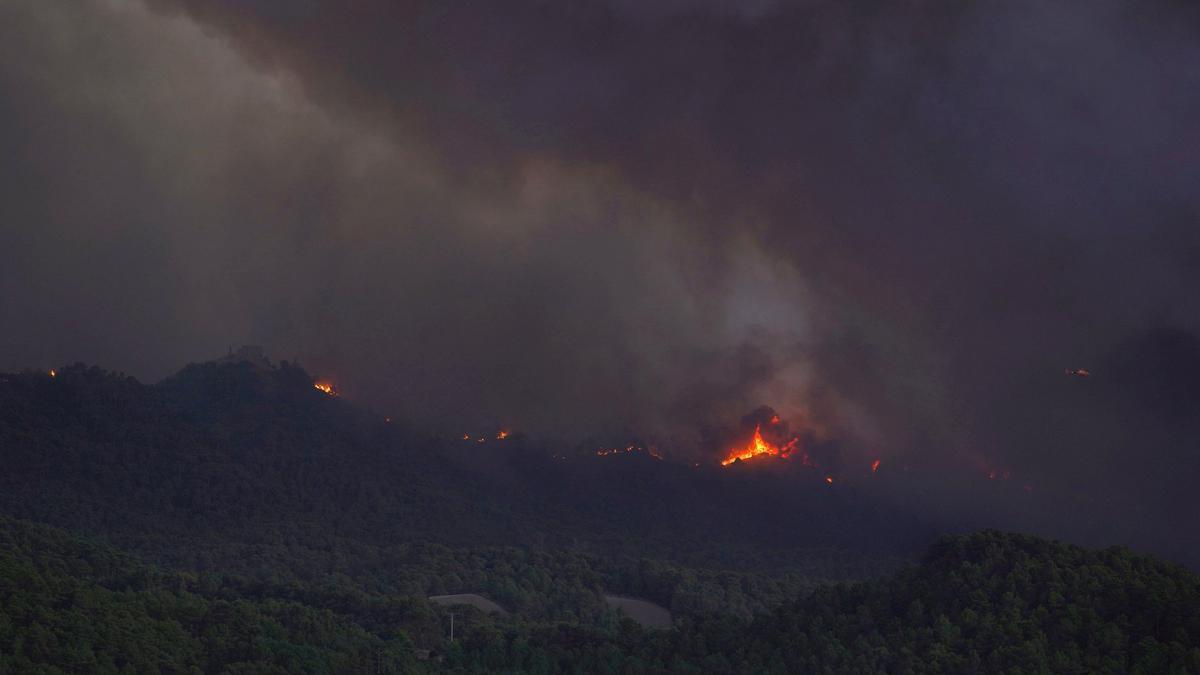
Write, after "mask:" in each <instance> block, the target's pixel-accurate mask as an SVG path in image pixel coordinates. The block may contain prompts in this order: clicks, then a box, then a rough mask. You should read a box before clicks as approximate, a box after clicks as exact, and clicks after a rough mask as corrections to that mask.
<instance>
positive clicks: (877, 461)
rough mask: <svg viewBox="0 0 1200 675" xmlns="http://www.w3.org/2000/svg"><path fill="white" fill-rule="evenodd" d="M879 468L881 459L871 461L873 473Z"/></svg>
mask: <svg viewBox="0 0 1200 675" xmlns="http://www.w3.org/2000/svg"><path fill="white" fill-rule="evenodd" d="M878 470H879V460H875V461H873V462H871V473H875V472H876V471H878Z"/></svg>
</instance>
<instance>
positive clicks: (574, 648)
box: [0, 518, 1200, 673]
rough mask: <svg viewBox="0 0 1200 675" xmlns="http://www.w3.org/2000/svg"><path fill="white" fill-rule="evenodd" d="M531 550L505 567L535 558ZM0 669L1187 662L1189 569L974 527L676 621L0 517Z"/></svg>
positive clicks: (1195, 654) (1198, 599)
mask: <svg viewBox="0 0 1200 675" xmlns="http://www.w3.org/2000/svg"><path fill="white" fill-rule="evenodd" d="M547 573H548V570H547V568H545V567H543V566H542V561H538V560H529V561H525V564H523V565H522V566H521V571H520V574H524V575H539V574H547ZM0 600H2V603H0V646H2V647H3V648H2V649H0V672H14V673H16V672H22V673H24V672H47V673H55V672H119V671H124V672H159V671H168V672H279V673H285V672H416V671H421V670H431V671H443V670H452V671H470V672H500V671H506V670H507V671H516V672H542V673H548V672H613V673H617V672H665V671H674V672H688V671H690V672H730V673H733V672H747V673H748V672H854V673H884V672H886V673H925V672H941V673H984V672H1008V673H1036V672H1055V673H1165V672H1172V673H1188V672H1196V671H1197V669H1200V646H1198V645H1200V578H1197V577H1196V576H1195V575H1193V574H1191V573H1190V572H1188V571H1186V570H1184V569H1183V568H1180V567H1177V566H1173V565H1170V564H1165V563H1161V562H1158V561H1155V560H1153V559H1151V558H1149V557H1146V556H1140V555H1136V554H1133V553H1131V552H1130V551H1128V550H1126V549H1120V548H1114V549H1109V550H1104V551H1088V550H1085V549H1081V548H1077V547H1074V546H1068V545H1063V544H1057V543H1053V542H1048V541H1045V540H1040V539H1036V538H1033V537H1026V536H1019V535H1008V534H1001V533H997V532H983V533H980V534H977V535H971V536H962V537H953V538H948V539H945V540H942V541H941V542H939V543H938V544H937V545H936V546H935V547H934V548H933V549H932V550H931V551H930V553H929V554H928V555H927V556H926V558H925V560H924V561H923V562H922V563H921V564H920V565H919V566H917V567H914V568H911V569H908V570H905V571H903V572H901V573H899V574H897V575H895V576H892V577H888V578H885V579H882V580H879V581H872V582H857V583H850V584H841V585H835V586H830V587H826V588H822V589H820V590H818V591H816V592H814V593H810V594H806V595H804V596H803V597H801V598H800V599H797V600H793V601H789V602H787V603H785V604H783V605H782V606H780V607H777V608H776V609H774V610H772V611H770V612H768V613H765V614H760V615H758V616H757V617H755V618H754V619H750V620H746V619H742V618H738V617H736V616H730V615H726V614H696V615H690V616H686V617H684V618H683V619H682V620H680V621H678V622H677V626H676V627H675V629H673V630H671V631H653V630H646V629H642V628H639V627H638V626H637V625H636V624H634V623H633V622H631V621H629V620H628V619H622V620H619V621H618V620H616V619H615V618H614V617H612V616H611V615H609V616H608V617H607V618H608V620H607V621H602V622H596V623H585V622H571V621H555V622H547V621H538V620H534V619H531V618H529V617H524V616H519V615H514V616H509V617H487V616H484V615H482V614H480V613H479V612H478V611H477V610H467V609H462V608H460V609H458V610H456V611H457V613H458V620H459V631H460V632H459V636H460V639H459V640H458V641H456V642H454V643H452V644H451V643H448V642H447V641H446V638H445V633H444V625H445V612H446V610H445V609H441V608H437V607H434V606H432V605H430V604H428V603H426V602H425V601H424V600H423V599H420V598H401V597H396V596H392V595H379V594H372V593H366V592H362V591H360V590H357V589H355V588H354V587H353V585H351V584H346V585H342V586H339V584H337V583H336V582H335V583H334V584H332V585H330V586H326V587H324V588H313V589H301V588H297V587H295V586H289V585H272V584H264V583H261V582H256V581H250V580H246V579H242V578H238V577H221V576H219V575H211V574H209V575H197V574H194V573H187V572H176V573H172V572H165V571H161V570H158V569H154V568H151V567H147V566H145V565H142V564H140V563H138V562H137V561H136V560H135V559H133V558H132V557H129V556H127V555H124V554H121V553H119V552H117V551H115V550H113V549H112V548H110V547H107V546H104V545H100V544H96V543H87V542H81V541H78V540H73V539H72V538H70V537H69V536H67V535H65V534H64V533H62V532H61V531H58V530H54V529H52V528H48V527H45V526H36V525H31V524H28V523H23V522H19V521H13V520H11V519H7V518H4V519H0Z"/></svg>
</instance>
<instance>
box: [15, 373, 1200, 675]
mask: <svg viewBox="0 0 1200 675" xmlns="http://www.w3.org/2000/svg"><path fill="white" fill-rule="evenodd" d="M562 452H563V451H562V450H561V448H557V449H556V448H549V447H546V446H543V445H540V444H538V443H536V442H534V441H532V440H529V439H525V438H522V437H520V436H519V435H517V436H515V437H514V438H511V439H507V440H505V441H504V442H493V443H490V444H487V445H486V447H482V446H480V445H479V444H477V443H474V442H471V443H466V444H463V443H456V442H455V441H454V439H449V438H442V437H438V436H436V435H431V434H424V433H421V432H419V431H417V430H414V429H411V428H408V427H406V426H405V425H404V424H402V423H400V422H398V421H397V422H392V421H390V420H388V419H385V418H384V416H382V415H379V414H377V413H374V412H371V411H368V410H364V409H362V408H360V407H358V406H356V405H354V404H353V403H351V402H348V401H345V400H342V399H339V398H336V397H331V396H328V395H326V394H324V393H321V392H319V391H316V390H315V389H314V388H313V386H312V377H311V375H309V374H308V373H307V372H305V371H304V370H303V369H301V368H299V367H296V366H294V365H288V364H281V365H280V366H279V367H270V368H261V367H256V366H252V365H251V364H248V363H226V364H216V363H206V364H196V365H192V366H189V367H187V368H185V369H184V370H183V371H181V372H180V373H179V374H178V375H176V376H174V377H171V378H168V379H167V380H165V381H163V382H161V383H159V384H156V385H149V386H148V385H143V384H141V383H138V382H136V381H135V380H133V379H132V378H128V377H124V376H122V375H120V374H116V373H111V372H107V371H103V370H100V369H98V368H90V367H85V366H81V365H80V366H72V367H68V368H64V369H61V370H59V371H58V372H57V373H56V376H55V377H50V376H49V375H47V374H45V373H34V372H26V373H18V374H8V375H3V376H0V460H2V461H3V466H4V471H3V472H0V673H7V672H12V673H26V672H77V673H91V672H330V673H334V672H337V673H340V672H421V671H427V670H428V671H445V670H449V671H459V672H503V671H509V672H589V673H590V672H655V671H658V672H666V671H674V672H679V671H684V672H686V671H693V672H747V673H750V672H754V673H757V672H852V673H873V672H887V673H903V672H913V673H916V672H946V673H971V672H981V673H982V672H1011V673H1017V672H1021V673H1035V672H1056V673H1059V672H1067V673H1070V672H1078V673H1092V672H1111V673H1119V672H1146V673H1150V672H1180V673H1184V672H1200V590H1198V589H1200V585H1198V580H1197V577H1196V576H1195V575H1193V574H1192V573H1190V572H1188V571H1186V570H1185V569H1183V568H1181V567H1176V566H1173V565H1170V564H1166V563H1162V562H1159V561H1156V560H1154V559H1152V558H1150V557H1146V556H1141V555H1137V554H1134V553H1132V552H1130V551H1128V550H1125V549H1108V550H1103V551H1090V550H1086V549H1082V548H1077V547H1074V546H1069V545H1065V544H1059V543H1055V542H1050V541H1046V540H1042V539H1037V538H1033V537H1027V536H1019V535H1011V534H1001V533H997V532H992V531H987V532H981V533H977V534H974V535H967V536H959V537H950V538H944V539H941V540H938V543H936V544H935V545H934V546H933V548H932V549H930V548H929V547H928V544H929V542H932V541H934V540H935V537H933V536H932V529H931V527H930V526H928V525H926V524H924V523H921V522H919V521H917V520H915V519H912V518H909V517H906V516H904V514H901V513H897V512H895V511H894V510H889V509H887V508H884V507H882V506H881V505H880V504H878V503H875V502H873V501H872V499H871V497H870V496H869V495H865V494H861V493H856V492H854V491H853V489H852V488H839V489H833V490H831V489H828V486H826V485H824V484H823V483H822V482H820V481H815V482H813V483H812V484H808V483H805V482H804V480H803V476H800V477H797V476H796V475H788V476H782V477H781V476H778V475H773V474H772V473H770V472H765V473H761V474H758V475H748V474H743V475H732V474H731V473H730V472H724V471H720V470H713V471H708V470H699V469H695V468H693V467H690V466H687V465H684V464H679V463H672V462H664V461H657V460H655V459H654V458H652V457H649V456H648V455H645V454H637V453H633V454H629V455H625V456H620V457H617V458H604V459H600V458H596V457H595V456H594V453H591V452H587V451H586V448H585V449H584V452H582V453H581V454H578V455H577V456H575V457H574V458H573V459H572V460H571V461H563V460H561V459H559V458H558V457H561V455H562ZM766 514H771V515H772V517H764V515H766ZM791 514H802V515H803V517H790V515H791ZM922 550H924V551H926V552H925V553H924V557H923V558H922V557H921V555H922V554H921V551H922ZM906 561H909V562H908V563H906ZM912 563H917V564H912ZM455 593H479V594H483V595H485V596H486V597H488V598H490V599H492V600H494V601H495V602H497V603H499V604H500V605H501V606H502V607H504V608H505V609H506V610H507V614H504V615H487V614H484V613H482V612H480V611H479V610H476V609H471V608H465V607H461V606H460V607H456V608H454V609H453V612H454V614H455V619H456V626H457V631H456V638H457V639H456V640H454V641H453V642H451V641H450V640H449V635H448V625H449V614H450V612H451V610H450V609H448V608H446V607H444V606H440V605H437V604H434V603H431V602H430V601H429V600H428V599H427V598H428V597H429V596H432V595H444V594H455ZM606 594H617V595H625V596H631V597H636V598H642V599H645V600H648V601H651V602H654V603H657V604H659V605H662V606H663V607H665V608H667V609H669V610H670V611H671V613H672V616H673V620H674V627H673V628H672V629H671V630H652V629H647V628H643V627H640V626H639V625H637V624H636V623H634V622H632V621H630V620H629V619H627V618H623V617H621V616H620V615H618V614H616V613H614V612H613V610H611V609H609V607H608V606H607V604H606V602H605V599H604V596H605V595H606Z"/></svg>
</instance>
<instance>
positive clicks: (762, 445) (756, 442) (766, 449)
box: [721, 416, 800, 466]
mask: <svg viewBox="0 0 1200 675" xmlns="http://www.w3.org/2000/svg"><path fill="white" fill-rule="evenodd" d="M778 419H779V418H778V416H776V417H774V418H772V420H771V422H772V423H775V424H777V422H776V421H775V420H778ZM799 441H800V439H799V438H793V439H792V440H790V441H788V442H787V444H785V445H784V446H783V447H780V446H778V445H775V444H773V443H771V442H770V441H768V440H767V439H765V438H763V435H762V425H761V424H756V425H754V438H752V439H750V442H749V443H747V444H746V445H745V446H742V447H739V448H734V449H732V450H730V451H729V455H728V456H726V457H725V459H723V460H721V466H729V465H730V464H733V463H734V462H736V461H738V460H739V459H742V460H746V459H751V458H753V457H758V456H759V455H776V456H779V457H787V456H788V455H790V454H792V451H793V450H795V449H796V445H797V444H798V443H799Z"/></svg>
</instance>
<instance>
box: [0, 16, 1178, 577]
mask: <svg viewBox="0 0 1200 675" xmlns="http://www.w3.org/2000/svg"><path fill="white" fill-rule="evenodd" d="M0 26H3V27H2V28H0V38H3V39H0V59H2V66H0V91H2V92H3V93H2V94H0V140H2V142H3V146H2V147H3V149H4V151H5V158H6V159H5V160H4V161H3V162H0V171H3V176H2V177H3V183H2V185H0V191H2V192H0V199H2V203H0V223H2V224H0V247H2V248H0V251H3V252H2V253H0V284H2V285H0V312H2V316H3V318H4V324H5V330H4V331H3V334H2V336H0V348H2V350H3V354H4V355H5V361H6V363H4V364H2V365H5V366H8V367H20V366H26V365H50V364H55V363H59V362H62V361H66V360H75V359H83V360H88V361H93V362H98V363H101V364H104V365H109V366H112V367H118V368H123V369H126V370H129V371H131V372H133V373H135V374H137V375H139V376H142V377H146V378H150V379H154V378H157V377H160V376H162V375H165V374H167V373H168V372H170V371H171V370H173V369H174V368H175V367H177V366H178V364H180V363H182V362H184V361H187V360H190V359H197V358H203V357H206V356H208V355H210V354H211V355H215V354H214V352H216V353H220V352H221V351H222V350H223V349H224V347H225V345H227V344H229V343H240V342H254V343H262V344H264V345H266V346H267V347H268V349H269V351H270V352H271V353H273V355H274V356H275V357H276V358H290V357H292V356H298V357H299V358H300V360H301V361H302V362H303V363H305V364H306V365H308V366H309V367H310V368H313V369H315V370H319V371H320V372H322V373H324V374H329V375H332V376H333V377H335V378H336V379H337V380H338V381H339V384H340V386H341V388H342V389H343V390H344V391H345V392H347V393H348V394H349V395H352V396H358V397H360V398H362V399H364V400H368V401H372V402H374V403H375V404H376V405H377V406H379V407H383V408H387V409H389V410H394V411H399V412H402V413H403V414H405V415H407V416H409V417H410V418H412V419H415V420H418V421H420V422H422V423H425V424H434V425H441V426H447V427H456V426H460V425H463V424H470V425H478V424H486V423H493V422H502V423H504V424H507V425H512V426H516V427H518V428H524V429H529V430H531V431H535V432H537V433H546V434H563V435H583V434H590V433H602V432H613V431H614V430H620V431H622V432H625V431H627V432H628V433H631V434H640V435H645V436H651V435H653V436H657V437H662V438H670V439H673V440H674V441H675V445H676V446H677V447H679V448H680V450H679V452H699V451H701V450H698V449H696V447H695V446H696V445H697V444H702V443H701V441H702V440H703V438H705V432H704V430H705V429H712V428H727V429H732V428H736V425H737V424H738V422H739V420H740V419H741V418H742V416H743V415H745V414H746V413H747V411H750V410H753V409H755V408H756V407H757V406H759V405H761V404H768V405H771V406H773V407H774V408H776V409H777V410H779V411H780V413H781V414H782V415H784V416H785V417H787V418H788V419H791V420H800V419H803V420H806V422H807V423H808V424H809V425H810V426H811V427H812V428H813V429H815V430H816V431H817V432H819V435H820V437H821V438H822V439H825V440H826V441H828V442H830V443H835V444H836V445H837V447H839V448H840V451H841V452H843V453H846V454H847V455H849V456H851V457H865V456H868V455H871V456H874V455H875V454H882V455H884V456H885V457H892V458H895V460H896V461H897V462H899V461H904V462H907V463H910V464H913V465H919V464H924V465H927V466H934V467H948V466H954V467H966V469H968V470H971V471H979V470H983V469H985V468H987V467H1004V469H1005V470H1010V471H1012V472H1014V473H1016V474H1018V475H1020V476H1022V477H1023V480H1031V481H1035V482H1036V483H1037V485H1038V487H1039V488H1042V487H1043V486H1044V487H1045V489H1046V490H1057V491H1059V492H1061V493H1063V494H1067V495H1070V496H1071V497H1070V499H1072V500H1074V501H1073V502H1071V503H1074V504H1083V505H1085V506H1082V507H1080V508H1081V509H1091V510H1092V511H1093V512H1095V513H1098V514H1099V513H1102V514H1103V515H1101V516H1097V520H1104V523H1103V524H1101V525H1096V526H1095V527H1096V528H1097V530H1096V531H1097V532H1100V534H1099V535H1097V536H1098V537H1100V538H1103V537H1109V538H1112V537H1116V538H1123V539H1125V540H1138V541H1147V542H1152V543H1153V544H1154V545H1156V546H1159V545H1163V544H1162V542H1164V541H1166V540H1169V539H1170V538H1171V537H1172V533H1175V532H1179V531H1181V530H1186V529H1189V528H1190V529H1191V530H1192V531H1194V529H1195V523H1194V522H1191V517H1190V515H1187V514H1191V513H1195V512H1196V507H1197V506H1200V503H1198V502H1197V501H1196V498H1195V497H1194V496H1193V494H1194V490H1192V488H1191V484H1190V482H1191V480H1193V479H1194V478H1195V477H1196V476H1197V474H1198V473H1200V464H1198V462H1197V459H1196V457H1197V453H1196V450H1197V447H1196V442H1195V441H1194V440H1193V439H1194V438H1195V436H1194V435H1192V432H1193V431H1195V429H1194V427H1195V423H1194V422H1192V421H1191V420H1192V419H1195V417H1196V415H1195V414H1192V413H1196V412H1198V411H1197V409H1196V407H1195V400H1196V398H1195V396H1194V393H1195V391H1196V389H1189V387H1192V386H1194V385H1193V384H1192V383H1193V382H1194V381H1195V380H1193V379H1188V378H1179V377H1178V376H1176V375H1167V374H1166V373H1172V372H1174V369H1173V367H1172V365H1171V364H1173V363H1175V362H1177V361H1179V360H1180V359H1183V360H1185V361H1186V360H1187V359H1189V358H1192V356H1188V355H1189V354H1192V355H1193V356H1194V354H1195V353H1197V352H1200V348H1197V347H1195V344H1194V342H1189V340H1192V339H1193V338H1194V336H1195V335H1196V333H1197V331H1200V325H1198V324H1200V306H1198V304H1200V297H1198V296H1197V294H1196V293H1195V292H1194V290H1193V289H1195V288H1198V287H1200V234H1198V232H1200V229H1198V228H1197V222H1196V221H1197V215H1198V214H1200V197H1198V196H1197V195H1200V191H1197V187H1200V175H1198V174H1200V169H1198V167H1200V164H1198V163H1197V162H1196V161H1195V158H1196V157H1197V156H1198V155H1197V152H1198V151H1200V125H1198V124H1197V123H1196V122H1195V120H1197V119H1200V94H1198V93H1197V92H1200V87H1198V85H1200V33H1198V31H1200V16H1198V11H1197V9H1196V7H1195V6H1194V5H1192V4H1188V3H1182V2H1170V1H1167V0H1152V1H1150V2H1137V3H1135V2H1132V1H1128V2H1127V1H1123V0H1122V1H1118V0H1100V1H1093V2H1074V1H1071V0H1056V1H1054V2H1012V3H1002V4H998V3H972V2H950V3H926V2H897V3H844V2H821V1H817V0H812V1H808V2H782V1H781V2H750V3H745V2H742V3H726V2H718V1H716V0H708V1H705V0H674V1H672V2H636V3H635V2H625V1H624V0H612V1H610V2H599V1H587V2H571V3H556V2H513V3H444V4H443V3H415V2H384V1H382V0H363V1H362V2H355V3H341V2H332V1H327V0H305V1H303V2H269V1H267V0H255V1H252V2H247V1H245V0H241V1H236V2H235V1H234V0H221V1H216V2H212V1H206V2H199V1H196V2H192V1H190V0H153V2H151V3H150V5H149V6H146V5H143V4H141V3H139V2H135V1H133V0H124V1H120V0H92V1H89V2H81V3H70V4H68V3H49V2H34V1H33V0H9V1H8V2H3V3H0ZM1164 335H1166V336H1168V337H1163V336H1164ZM1171 336H1174V337H1171ZM1189 350H1193V351H1189ZM1164 354H1167V355H1168V356H1166V357H1164V356H1163V355H1164ZM1164 363H1165V364H1166V365H1164ZM1189 363H1190V361H1189ZM1109 364H1116V365H1112V366H1111V373H1117V372H1120V373H1123V374H1122V375H1121V376H1120V377H1117V376H1116V375H1115V374H1111V373H1110V372H1106V368H1108V367H1109ZM1068 367H1071V368H1075V367H1091V368H1092V369H1093V370H1094V373H1095V374H1094V376H1093V377H1092V378H1089V379H1088V380H1087V381H1083V380H1078V379H1071V378H1068V377H1066V376H1065V375H1064V374H1063V370H1064V369H1065V368H1068ZM1128 373H1143V374H1141V375H1138V376H1136V377H1135V376H1133V375H1129V374H1128ZM1157 374H1162V376H1161V377H1159V375H1157ZM1110 375H1111V376H1110ZM1163 382H1167V383H1168V384H1165V385H1164V384H1163ZM1163 392H1169V393H1168V394H1164V393H1163ZM1189 392H1190V393H1189ZM1164 396H1165V397H1167V398H1168V399H1171V400H1175V399H1179V400H1182V401H1183V403H1180V404H1178V405H1173V404H1172V405H1166V404H1164V403H1163V400H1164V398H1163V397H1164ZM1179 406H1183V408H1182V410H1183V412H1182V413H1181V412H1180V411H1179V410H1180V409H1179ZM1188 406H1191V407H1188ZM707 451H708V452H711V449H708V450H707ZM847 461H850V460H849V459H848V460H847ZM936 494H942V495H945V494H952V493H949V492H937V493H936ZM1097 503H1099V504H1102V505H1106V506H1104V507H1103V508H1101V507H1099V506H1095V504H1097ZM1064 508H1065V507H1064ZM1072 518H1074V516H1073V515H1071V516H1067V515H1063V516H1062V517H1061V518H1059V517H1058V516H1057V515H1056V514H1044V516H1043V519H1042V520H1040V521H1038V520H1037V519H1036V518H1035V522H1034V526H1036V527H1043V528H1049V529H1052V530H1055V531H1061V532H1068V533H1069V532H1070V531H1071V530H1070V528H1068V527H1066V526H1065V525H1062V523H1064V522H1067V521H1069V520H1071V519H1072ZM1109 519H1112V522H1111V523H1109V522H1108V520H1109ZM1072 526H1073V525H1072ZM1080 527H1082V526H1080ZM1055 528H1057V529H1055ZM1139 533H1140V534H1139ZM1138 537H1142V539H1137V538H1138ZM1164 546H1165V545H1164ZM1193 554H1194V553H1193Z"/></svg>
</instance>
